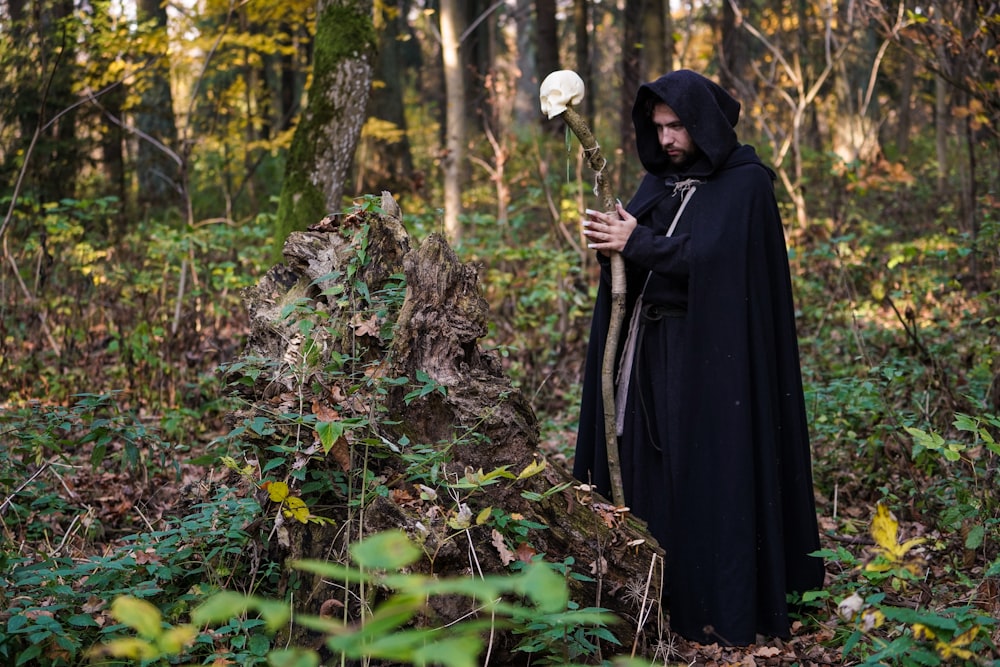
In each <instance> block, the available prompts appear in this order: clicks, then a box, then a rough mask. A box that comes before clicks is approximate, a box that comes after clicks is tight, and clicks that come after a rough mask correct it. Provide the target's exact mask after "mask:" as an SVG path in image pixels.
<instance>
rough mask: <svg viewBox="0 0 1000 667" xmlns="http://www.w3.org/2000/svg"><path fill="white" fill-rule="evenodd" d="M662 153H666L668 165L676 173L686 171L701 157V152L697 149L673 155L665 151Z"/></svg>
mask: <svg viewBox="0 0 1000 667" xmlns="http://www.w3.org/2000/svg"><path fill="white" fill-rule="evenodd" d="M664 153H667V158H668V159H669V160H670V165H671V166H672V167H674V169H676V170H677V171H684V170H685V169H688V168H689V167H691V166H693V165H694V163H695V162H697V161H698V158H699V157H701V151H700V150H697V149H696V150H693V151H680V152H678V153H676V154H674V155H671V154H670V153H669V152H667V151H664Z"/></svg>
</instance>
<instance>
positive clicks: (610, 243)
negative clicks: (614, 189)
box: [582, 202, 637, 255]
mask: <svg viewBox="0 0 1000 667" xmlns="http://www.w3.org/2000/svg"><path fill="white" fill-rule="evenodd" d="M615 210H616V212H615V213H611V214H609V213H602V212H600V211H595V210H593V209H589V208H588V209H587V210H586V211H585V213H586V214H587V217H586V218H585V219H584V220H583V223H582V224H583V235H584V236H586V237H587V241H588V243H587V247H588V248H593V249H595V250H599V251H600V252H602V253H603V254H605V255H607V254H609V253H611V252H612V251H615V252H621V251H622V248H624V247H625V244H626V243H628V239H629V237H630V236H631V235H632V230H633V229H635V226H636V224H637V223H636V219H635V216H633V215H632V214H631V213H629V212H628V211H626V210H625V207H624V206H622V203H621V202H617V203H616V204H615Z"/></svg>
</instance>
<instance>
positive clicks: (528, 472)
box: [517, 459, 545, 480]
mask: <svg viewBox="0 0 1000 667" xmlns="http://www.w3.org/2000/svg"><path fill="white" fill-rule="evenodd" d="M543 470H545V460H544V459H543V460H540V461H532V462H531V463H529V464H528V465H527V466H526V467H525V468H524V470H522V471H521V474H519V475H518V476H517V478H518V479H519V480H521V479H527V478H528V477H531V476H532V475H537V474H538V473H540V472H542V471H543Z"/></svg>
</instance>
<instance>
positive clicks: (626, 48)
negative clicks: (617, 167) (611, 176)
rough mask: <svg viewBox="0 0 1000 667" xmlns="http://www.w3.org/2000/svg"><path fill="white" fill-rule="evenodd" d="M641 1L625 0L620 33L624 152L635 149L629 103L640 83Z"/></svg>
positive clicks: (622, 144)
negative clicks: (622, 30) (622, 29)
mask: <svg viewBox="0 0 1000 667" xmlns="http://www.w3.org/2000/svg"><path fill="white" fill-rule="evenodd" d="M642 4H643V0H625V15H624V16H623V17H622V23H624V35H623V37H622V94H621V96H620V99H621V111H620V116H619V118H620V141H621V143H620V146H621V148H622V150H623V151H624V152H625V154H626V155H631V154H633V153H634V152H635V127H634V126H633V124H632V104H633V103H634V102H635V94H636V92H638V90H639V86H640V85H642V83H643V77H644V75H645V73H644V72H643V71H642V57H641V55H640V54H641V51H642V18H643V17H642Z"/></svg>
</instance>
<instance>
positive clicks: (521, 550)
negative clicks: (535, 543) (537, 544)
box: [516, 542, 538, 563]
mask: <svg viewBox="0 0 1000 667" xmlns="http://www.w3.org/2000/svg"><path fill="white" fill-rule="evenodd" d="M516 553H517V559H518V560H519V561H521V562H522V563H530V562H531V561H532V559H533V558H534V557H535V556H537V555H538V551H536V550H535V548H534V547H532V546H531V545H530V544H528V543H527V542H521V543H520V544H518V545H517V550H516Z"/></svg>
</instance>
